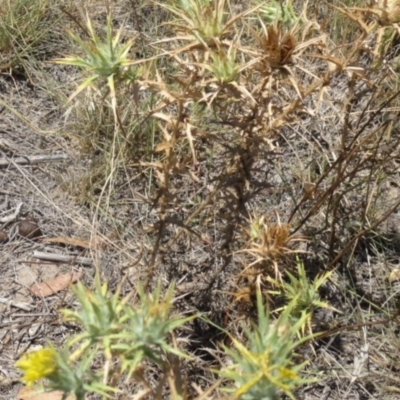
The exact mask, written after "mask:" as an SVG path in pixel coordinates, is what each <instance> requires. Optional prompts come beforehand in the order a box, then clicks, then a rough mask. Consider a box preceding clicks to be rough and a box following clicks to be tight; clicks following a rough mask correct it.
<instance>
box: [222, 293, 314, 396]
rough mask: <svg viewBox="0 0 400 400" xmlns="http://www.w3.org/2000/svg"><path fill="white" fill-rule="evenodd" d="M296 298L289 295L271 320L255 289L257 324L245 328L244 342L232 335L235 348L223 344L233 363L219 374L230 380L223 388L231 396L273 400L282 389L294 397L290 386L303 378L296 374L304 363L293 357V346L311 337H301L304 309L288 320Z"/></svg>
mask: <svg viewBox="0 0 400 400" xmlns="http://www.w3.org/2000/svg"><path fill="white" fill-rule="evenodd" d="M297 301H298V299H297V298H295V299H293V300H292V302H291V303H290V304H289V305H288V306H287V307H286V308H285V309H284V310H283V311H282V313H281V314H280V316H279V318H278V319H277V320H275V321H274V320H272V319H271V317H270V313H269V311H268V309H265V307H264V305H263V302H262V295H261V293H260V291H259V290H258V291H257V311H258V323H257V325H256V326H253V327H252V329H246V330H245V336H246V340H245V343H244V344H243V343H242V342H240V341H239V340H237V339H235V338H232V342H233V345H234V347H235V349H231V348H227V347H225V352H226V353H227V354H228V355H229V356H230V357H231V358H232V360H233V364H232V365H230V366H228V367H226V368H225V369H223V370H222V371H221V372H220V374H221V375H222V376H223V377H225V378H228V379H230V380H232V381H233V382H234V387H233V388H229V389H227V391H229V392H231V393H233V395H234V398H237V399H243V400H277V399H279V398H280V393H282V392H283V393H285V394H286V395H287V396H289V397H290V398H291V399H294V396H293V393H292V392H293V390H294V389H295V388H296V387H298V386H300V385H302V384H305V383H306V382H307V381H306V380H305V379H303V378H301V377H300V375H299V373H300V371H301V369H302V368H303V367H304V363H302V364H301V363H300V364H297V363H296V362H295V361H294V357H295V350H296V348H297V347H298V346H299V345H300V344H302V343H304V342H305V341H306V340H308V339H310V338H311V336H308V337H301V332H303V330H304V326H305V325H306V323H307V320H308V315H307V313H306V312H305V311H303V312H302V313H301V315H300V316H299V318H298V319H297V320H296V321H295V322H294V323H293V321H292V320H291V315H292V314H291V313H292V309H293V308H295V307H296V306H297Z"/></svg>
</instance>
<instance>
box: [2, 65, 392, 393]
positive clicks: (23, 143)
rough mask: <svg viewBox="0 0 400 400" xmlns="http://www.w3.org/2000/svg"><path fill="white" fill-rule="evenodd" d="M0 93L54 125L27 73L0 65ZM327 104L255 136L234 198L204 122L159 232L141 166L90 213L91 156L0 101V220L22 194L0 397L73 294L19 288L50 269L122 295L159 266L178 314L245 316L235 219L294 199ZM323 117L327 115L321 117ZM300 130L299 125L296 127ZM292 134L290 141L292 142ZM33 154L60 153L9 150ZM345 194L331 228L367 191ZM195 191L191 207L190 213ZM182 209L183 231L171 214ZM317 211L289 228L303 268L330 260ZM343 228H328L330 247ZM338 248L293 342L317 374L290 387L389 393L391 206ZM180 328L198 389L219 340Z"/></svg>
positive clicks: (7, 284) (9, 253)
mask: <svg viewBox="0 0 400 400" xmlns="http://www.w3.org/2000/svg"><path fill="white" fill-rule="evenodd" d="M51 74H52V79H54V81H55V82H56V81H57V80H59V82H60V84H61V83H62V84H64V83H65V81H67V80H68V79H67V77H66V76H65V75H62V76H61V78H60V77H59V76H58V75H57V73H56V72H54V71H53V72H52V73H51ZM33 82H35V78H33ZM343 82H346V78H345V77H343V76H341V77H340V78H338V82H337V86H336V87H337V88H338V90H337V91H336V92H335V91H334V92H333V93H332V94H331V95H332V104H339V103H340V101H342V100H343V99H342V98H341V93H342V90H341V85H342V84H343ZM0 96H1V99H2V100H4V101H6V102H7V103H8V104H9V105H10V106H11V107H13V108H14V109H15V110H16V111H18V112H19V113H20V114H22V115H23V116H24V117H25V118H26V119H27V120H28V121H29V122H30V123H31V124H32V125H33V126H35V127H39V129H40V130H42V131H48V132H64V133H65V132H67V130H68V129H67V127H68V124H67V122H66V117H65V114H64V111H65V109H64V108H62V107H61V106H60V104H59V103H58V102H56V101H55V100H54V98H53V97H51V96H50V95H47V94H46V92H45V91H43V90H41V89H39V88H38V87H35V85H32V84H31V83H30V82H29V79H26V78H25V77H22V78H16V77H15V76H13V75H10V74H7V73H3V74H2V75H0ZM333 108H335V107H332V109H333ZM360 108H362V107H361V106H360ZM328 111H330V109H329V107H327V108H326V109H325V110H320V114H319V115H318V116H319V117H320V118H321V119H320V120H318V121H317V122H315V121H314V120H313V118H312V117H310V116H309V115H307V116H306V117H304V119H303V123H302V124H300V125H301V126H303V127H304V131H302V130H301V129H300V128H299V130H290V129H288V130H284V129H283V130H282V132H281V136H280V137H278V138H276V139H274V145H273V146H267V145H265V143H262V144H260V148H259V149H258V153H257V160H256V162H255V163H254V164H253V165H252V168H253V169H254V179H253V180H252V181H251V190H248V192H247V194H246V195H248V198H246V199H244V200H243V199H241V200H243V201H238V197H240V196H241V195H243V193H241V192H240V190H241V189H240V184H241V183H243V182H241V181H240V176H239V177H238V175H235V174H232V176H229V174H217V172H215V171H220V170H223V168H220V164H223V163H224V162H225V161H226V159H230V158H231V159H232V160H234V159H235V156H237V154H235V153H234V151H233V150H232V149H231V148H230V147H229V145H230V144H231V143H230V142H229V134H230V128H227V129H222V128H221V127H220V126H218V125H213V126H212V127H214V128H216V126H217V127H218V128H219V129H220V131H219V132H218V135H217V134H216V135H215V137H212V140H214V142H213V144H212V146H211V148H212V151H210V152H208V153H207V156H206V157H203V158H201V159H200V160H199V163H198V165H196V166H193V168H191V169H189V170H185V169H184V168H183V169H182V170H180V171H178V172H177V174H176V176H174V178H173V182H172V185H173V186H172V190H171V193H172V195H173V198H172V199H171V204H170V217H171V220H170V221H169V224H168V226H167V228H166V230H165V232H164V233H163V235H162V237H161V235H157V229H158V228H157V224H156V221H157V214H156V211H157V206H155V205H154V204H155V202H154V199H155V197H156V194H157V182H156V181H155V180H152V179H153V178H149V175H150V172H149V169H146V168H138V167H137V165H136V164H135V163H132V164H129V165H127V166H126V169H125V170H124V171H123V173H122V175H123V178H121V183H120V186H118V184H117V185H116V186H117V188H118V189H117V190H116V191H115V192H114V193H113V195H112V196H111V200H110V202H109V204H107V207H108V208H107V215H103V214H102V213H101V212H100V211H99V207H98V205H99V204H100V203H101V205H102V206H104V203H102V202H100V200H99V203H96V200H97V199H99V198H100V197H101V196H100V195H99V191H97V192H95V193H89V194H86V193H85V188H86V189H87V186H90V185H91V180H90V179H91V178H88V176H89V177H90V176H91V174H92V173H93V169H92V168H93V163H94V161H93V160H94V157H93V158H92V157H91V156H87V155H82V152H81V148H80V143H79V142H78V141H77V140H76V138H74V137H72V136H70V135H63V136H62V135H60V134H58V135H51V134H49V133H48V134H45V133H38V131H37V130H34V129H32V128H31V127H30V126H29V125H27V124H25V123H23V122H22V121H21V120H20V119H19V118H18V117H17V116H16V115H15V114H13V113H12V112H11V111H10V110H8V109H7V108H3V109H0V112H1V113H0V160H5V161H6V164H7V165H5V166H0V218H4V217H6V216H8V215H11V214H13V212H14V211H15V210H16V209H17V208H18V205H19V204H21V203H22V206H21V208H18V210H19V213H18V215H16V216H15V218H11V220H10V221H8V222H3V223H2V224H1V225H0V230H1V231H4V232H6V233H7V235H8V239H7V240H5V241H3V242H2V243H0V398H4V399H7V400H11V399H16V398H18V397H17V393H18V390H19V388H20V386H21V385H20V383H19V374H18V372H17V370H16V368H15V366H14V364H15V361H16V360H17V359H18V358H19V356H20V355H21V354H23V353H24V352H26V351H27V350H31V349H33V348H35V346H40V345H43V344H44V343H46V341H47V340H51V341H53V342H54V343H56V344H62V343H63V342H64V341H65V339H66V337H67V336H68V335H70V334H71V332H72V331H73V329H74V328H73V327H71V326H68V325H67V324H65V323H63V322H62V320H61V319H60V314H59V310H60V309H62V308H68V307H74V306H75V305H76V303H75V300H74V297H73V296H72V294H71V292H70V291H68V290H65V291H61V292H59V293H57V294H55V295H54V296H50V297H46V298H41V297H40V296H34V295H32V293H31V292H30V290H29V289H30V288H31V287H32V285H33V284H34V283H35V282H41V281H46V280H47V279H50V278H54V277H56V276H59V275H60V274H63V273H67V272H71V271H81V272H82V278H81V279H82V281H83V282H85V283H86V284H87V285H88V286H90V285H92V284H93V277H94V275H95V272H96V270H99V271H100V272H101V276H102V278H103V279H104V280H106V281H108V282H109V285H110V287H111V288H115V287H116V285H117V284H118V283H119V282H120V281H121V280H122V278H123V277H124V279H126V281H125V286H124V290H125V291H126V292H128V291H129V290H133V288H134V286H135V284H136V283H137V282H138V281H139V280H140V281H144V282H149V284H152V283H154V282H155V279H156V278H157V277H161V279H162V281H163V283H164V284H165V285H168V283H169V282H171V281H172V280H175V281H176V282H177V296H178V297H179V299H178V300H177V302H176V308H177V309H178V310H179V311H180V312H187V313H190V312H192V311H193V310H196V311H199V312H202V313H204V314H205V315H207V316H208V317H209V318H210V319H212V320H213V322H214V323H216V324H219V325H221V326H223V327H224V328H226V329H232V330H233V331H235V329H237V326H240V324H239V325H238V321H240V320H245V318H244V317H243V314H245V313H246V310H247V309H246V310H245V312H243V310H242V311H241V309H240V306H238V305H237V304H236V303H234V302H233V300H232V297H231V296H229V295H227V294H231V293H232V292H233V291H234V290H235V288H236V285H238V281H240V278H238V274H239V273H240V271H241V270H242V268H243V264H244V261H243V260H244V259H243V257H242V256H241V255H240V254H239V253H238V252H237V251H238V250H240V248H241V245H242V244H243V241H244V240H243V239H242V238H241V237H240V232H242V231H243V229H242V225H243V221H244V220H246V217H248V216H249V214H250V213H251V212H253V211H257V212H260V213H268V214H269V215H274V212H277V213H279V215H280V218H281V219H282V220H283V221H285V220H286V219H287V217H288V216H289V214H290V210H293V209H294V206H295V204H296V196H300V195H299V193H300V194H301V193H303V192H302V190H303V189H304V188H303V187H302V184H301V182H300V179H298V180H297V178H296V174H295V173H293V170H296V169H297V170H298V171H300V174H301V172H302V171H301V167H304V171H306V170H307V171H308V169H307V168H306V167H305V163H306V162H308V161H310V158H313V156H315V155H314V153H313V151H314V150H315V146H313V145H310V141H312V138H313V135H314V138H316V143H319V145H321V146H325V145H326V148H324V150H323V154H331V153H330V152H332V151H334V150H332V149H335V146H336V142H337V141H338V137H337V136H335V135H336V134H337V132H338V131H336V130H335V129H339V128H338V127H339V125H340V121H341V120H340V116H337V115H334V116H332V115H333V114H332V115H331V114H329V112H328ZM357 112H359V111H358V110H355V112H354V115H356V114H357ZM396 112H397V111H396ZM396 115H397V114H396ZM318 116H317V117H318ZM329 118H332V121H336V123H335V122H333V123H332V122H329V123H328V122H327V121H329ZM310 127H312V128H313V129H312V130H313V133H312V134H311V133H310V132H311V128H310ZM327 127H329V130H328V129H327ZM309 128H310V129H309ZM296 129H297V128H296ZM210 130H212V128H210ZM306 133H308V134H310V136H309V137H306V138H305V134H306ZM309 138H311V139H310V140H309ZM392 139H393V141H392V142H390V143H391V145H393V143H397V141H398V140H399V132H398V131H396V130H393V132H392ZM295 140H296V142H295V143H297V144H298V148H296V149H295V150H294V149H293V142H294V141H295ZM199 142H201V140H199ZM226 143H228V145H227V144H226ZM202 146H204V148H207V146H210V140H209V139H204V142H201V144H199V150H201V149H202ZM263 146H264V147H263ZM232 147H233V145H232ZM385 151H386V153H385V154H389V155H390V163H389V162H388V164H390V171H389V172H387V176H388V177H389V178H387V180H386V181H385V182H384V183H383V184H382V183H381V181H379V182H378V180H377V181H376V182H377V183H376V187H375V188H374V190H376V191H377V196H376V200H375V199H374V201H376V203H374V207H375V208H376V209H377V210H378V211H379V210H380V209H382V210H383V209H384V208H385V207H386V206H387V208H390V207H389V204H392V203H395V202H396V201H397V200H398V199H399V198H400V177H399V172H398V162H399V161H398V157H397V153H398V148H393V149H392V150H390V152H389V151H388V150H385ZM396 152H397V153H396ZM205 153H206V152H205ZM315 154H317V152H316V153H315ZM318 154H320V153H318ZM42 155H45V156H49V155H52V156H54V155H63V156H65V157H66V159H65V160H61V161H60V160H57V161H53V162H46V163H38V164H31V165H29V164H28V165H18V164H16V163H15V162H14V161H15V160H16V158H17V157H27V156H28V157H31V156H42ZM222 155H224V156H226V159H224V158H223V157H222ZM299 157H300V158H302V157H303V158H302V162H300V163H299V164H296V162H297V161H298V158H299ZM315 157H316V156H315ZM388 157H389V156H388ZM182 158H184V157H183V156H182ZM189 158H190V156H189ZM227 164H229V163H228V162H227ZM385 168H386V167H385ZM387 168H389V167H387ZM304 171H303V172H304ZM363 173H364V172H363ZM127 176H128V177H129V179H126V177H127ZM88 180H89V183H88ZM93 190H94V189H93ZM89 192H90V191H89ZM360 192H361V191H360ZM213 193H215V198H216V200H215V201H214V200H213V203H212V205H210V204H208V203H207V200H206V199H207V198H209V197H210V198H214V197H213V196H214V194H213ZM358 194H359V193H354V192H351V193H350V194H349V196H348V197H347V198H345V200H346V201H347V202H348V203H346V206H347V208H346V207H344V209H343V210H340V211H338V213H340V212H343V214H340V215H341V217H342V219H341V220H340V223H338V226H339V225H340V224H342V223H343V226H344V225H346V224H347V223H349V224H350V222H353V221H352V218H353V216H354V219H355V220H358V219H359V218H360V215H359V213H358V203H359V202H361V201H364V200H365V199H369V197H368V196H366V197H365V198H364V197H363V196H361V197H357V196H358ZM96 196H97V197H96ZM243 197H245V196H243ZM182 199H185V201H184V202H182ZM202 202H204V207H203V208H201V209H200V211H199V212H198V213H197V214H196V215H195V216H193V215H192V213H193V211H195V210H198V209H197V207H198V205H199V204H202ZM183 203H184V206H182V204H183ZM190 216H192V217H190ZM27 217H33V218H35V219H36V220H37V222H38V225H39V227H40V230H41V232H42V237H41V238H37V239H32V240H31V239H27V238H24V237H22V236H21V235H19V234H18V227H17V225H18V223H19V222H20V221H22V220H24V219H26V218H27ZM188 217H190V218H189V220H190V224H189V225H190V226H189V228H191V229H192V230H190V229H189V228H188V226H185V224H183V222H182V221H187V220H188ZM324 218H325V216H324V211H323V210H322V209H321V210H320V212H318V213H316V215H315V216H313V218H311V219H310V223H309V224H308V225H307V226H306V227H304V229H303V231H302V232H301V233H302V234H304V235H307V236H308V238H309V239H310V240H309V241H308V242H307V243H306V244H304V246H305V247H304V248H303V250H305V251H306V253H305V254H306V255H305V256H304V259H305V260H306V262H307V267H308V269H309V272H310V275H311V276H312V275H313V274H314V276H315V275H316V274H317V273H319V272H320V271H322V270H324V268H325V267H326V265H329V260H330V259H332V258H334V257H331V256H332V255H331V254H328V253H329V251H330V250H332V248H331V249H330V248H329V244H332V243H330V242H329V240H330V233H332V231H331V230H330V229H326V230H325V231H324V230H322V231H319V228H320V226H321V225H322V224H323V223H324ZM327 219H328V218H327ZM340 226H342V225H340ZM347 226H348V225H346V227H347ZM182 227H184V228H185V229H183V228H182ZM307 229H308V230H307ZM313 229H314V231H313ZM346 229H347V228H346ZM316 231H318V233H315V234H314V233H313V232H316ZM348 231H350V228H348V230H346V232H348ZM339 233H340V232H339ZM339 236H340V235H339ZM353 236H354V235H353ZM353 236H351V235H350V234H349V236H346V237H344V236H343V237H337V238H335V246H333V248H334V251H335V252H336V253H335V254H338V253H339V252H340V249H341V248H344V247H345V244H346V240H349V238H350V237H353ZM60 237H63V238H75V239H76V238H78V239H79V240H81V241H83V240H86V241H88V243H89V244H88V245H86V244H85V245H84V246H79V245H76V244H75V245H74V244H65V243H64V244H63V243H60V240H58V241H57V240H55V241H53V242H49V240H48V239H49V238H60ZM331 237H334V235H333V234H332V236H331ZM85 243H86V242H85ZM155 249H156V250H155ZM37 251H42V252H47V253H52V254H60V255H70V256H71V257H72V261H71V262H69V263H61V262H45V261H43V260H40V259H38V258H36V257H34V253H35V252H37ZM346 251H347V252H346V254H345V257H343V258H342V259H340V260H339V262H337V263H335V264H334V265H331V269H334V273H333V275H332V279H330V280H329V282H327V284H325V285H324V287H323V288H322V290H321V291H322V294H323V298H324V299H325V300H327V301H328V302H329V304H330V305H331V307H332V309H331V310H328V311H327V310H323V311H321V312H319V313H318V312H317V313H316V315H315V318H314V320H313V327H314V329H315V330H316V331H327V334H326V336H325V337H324V338H322V339H319V340H316V341H315V342H313V343H311V344H307V346H305V347H304V348H301V349H300V350H299V351H300V354H302V355H303V356H304V357H305V359H308V360H309V365H308V366H307V367H306V371H308V372H309V373H310V376H311V377H312V378H315V375H317V376H318V382H317V383H311V384H309V385H307V386H306V387H304V388H303V389H301V390H299V391H298V392H297V393H296V398H298V399H304V400H314V399H315V400H316V399H323V400H328V399H332V400H340V399H349V400H353V399H354V400H362V399H363V400H366V399H376V400H381V399H387V400H395V399H400V375H399V371H400V361H399V360H400V357H399V356H400V337H399V335H400V329H399V324H400V319H399V318H398V317H396V313H397V312H398V309H399V307H400V303H399V301H400V296H399V293H400V287H396V279H394V278H393V276H394V275H393V274H395V273H396V271H397V268H399V267H400V262H399V257H400V212H399V210H397V209H394V210H393V212H392V213H391V215H390V216H389V217H388V218H387V219H386V221H385V222H384V223H383V224H381V225H380V226H379V227H376V229H374V230H372V232H369V233H368V235H365V237H364V236H363V237H362V238H361V237H360V240H357V241H355V242H354V245H353V246H352V247H351V248H349V249H347V250H346ZM78 256H79V257H87V258H90V259H91V260H92V265H87V266H84V265H81V264H80V263H78V262H76V260H75V261H74V257H78ZM149 265H150V266H151V268H150V270H149ZM390 277H392V278H393V279H390ZM399 278H400V273H399ZM186 334H187V333H186ZM180 335H181V337H180V339H181V341H182V343H183V344H184V345H185V346H186V348H187V350H188V351H189V352H191V353H192V354H194V355H196V356H197V357H198V358H197V359H196V361H195V362H188V363H186V364H184V367H183V370H184V373H185V376H186V377H187V379H188V381H189V382H190V383H196V384H198V385H199V386H200V387H201V388H203V389H205V388H207V387H208V386H209V385H210V382H211V380H212V378H213V374H212V373H211V372H210V371H209V367H210V365H213V366H214V367H217V368H218V367H220V365H218V362H217V361H216V360H215V359H214V358H213V357H211V356H210V350H211V354H213V353H212V351H213V350H215V349H216V343H217V342H218V341H220V340H224V338H223V337H221V335H220V334H219V332H218V330H217V329H214V328H212V327H211V326H207V325H206V324H202V323H200V322H195V323H193V324H192V325H191V326H190V334H189V339H188V340H187V341H185V337H184V334H183V333H180ZM211 360H212V361H211ZM152 379H156V376H155V377H153V378H152Z"/></svg>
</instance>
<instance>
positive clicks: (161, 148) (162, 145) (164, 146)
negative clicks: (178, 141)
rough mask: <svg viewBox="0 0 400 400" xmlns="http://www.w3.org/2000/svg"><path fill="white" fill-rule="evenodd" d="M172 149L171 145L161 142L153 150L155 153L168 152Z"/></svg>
mask: <svg viewBox="0 0 400 400" xmlns="http://www.w3.org/2000/svg"><path fill="white" fill-rule="evenodd" d="M171 147H172V144H171V143H170V142H162V143H160V144H158V145H157V146H156V148H155V149H154V151H155V152H160V151H164V150H168V149H170V148H171Z"/></svg>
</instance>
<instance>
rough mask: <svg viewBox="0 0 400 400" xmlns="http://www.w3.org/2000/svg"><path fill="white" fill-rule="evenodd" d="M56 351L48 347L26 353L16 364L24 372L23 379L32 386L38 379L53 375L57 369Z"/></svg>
mask: <svg viewBox="0 0 400 400" xmlns="http://www.w3.org/2000/svg"><path fill="white" fill-rule="evenodd" d="M55 356H56V352H55V350H54V349H51V348H47V349H41V350H38V351H35V352H34V353H30V354H25V355H24V356H23V358H21V359H20V360H19V361H18V362H17V363H16V364H15V365H16V367H17V368H19V369H21V370H22V371H23V373H24V376H23V377H22V379H21V380H22V381H23V382H25V383H26V384H27V385H28V386H32V385H33V384H34V383H35V382H36V381H38V380H40V379H43V378H46V377H48V376H50V375H52V374H53V373H54V372H55V371H56V369H57V361H56V357H55Z"/></svg>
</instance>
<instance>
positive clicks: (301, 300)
mask: <svg viewBox="0 0 400 400" xmlns="http://www.w3.org/2000/svg"><path fill="white" fill-rule="evenodd" d="M286 275H287V277H288V280H280V281H278V280H273V279H270V281H272V282H274V283H275V284H276V285H277V286H278V287H279V290H278V291H277V292H275V294H279V295H282V296H284V297H285V299H286V301H287V303H288V304H295V305H294V306H292V307H291V314H292V317H291V318H292V320H296V319H297V318H299V317H300V316H301V315H302V313H304V312H305V313H306V314H307V315H308V316H309V317H310V318H311V316H312V314H313V312H314V311H315V310H316V309H317V308H331V309H332V308H333V307H332V306H330V305H329V304H328V303H327V302H326V301H323V300H321V297H320V294H319V289H320V288H321V286H322V285H323V284H324V283H325V282H326V281H327V280H328V279H329V278H330V277H331V275H332V271H328V272H325V273H323V274H320V275H318V276H317V277H316V278H315V279H314V280H313V281H310V280H309V279H308V277H307V274H306V271H305V268H304V264H303V262H302V261H301V260H300V259H297V274H296V275H295V274H292V273H291V272H290V271H286ZM294 300H296V301H295V302H294ZM308 322H309V321H308Z"/></svg>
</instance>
